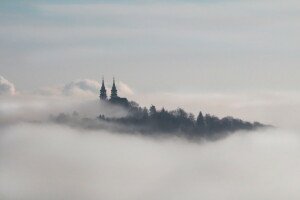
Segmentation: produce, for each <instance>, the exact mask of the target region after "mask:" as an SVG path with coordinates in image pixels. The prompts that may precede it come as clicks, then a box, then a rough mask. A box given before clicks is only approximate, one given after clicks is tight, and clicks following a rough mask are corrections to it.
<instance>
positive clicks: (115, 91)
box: [99, 78, 118, 100]
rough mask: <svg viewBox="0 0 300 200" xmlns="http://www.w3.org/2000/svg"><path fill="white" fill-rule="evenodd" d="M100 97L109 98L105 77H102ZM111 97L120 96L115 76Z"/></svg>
mask: <svg viewBox="0 0 300 200" xmlns="http://www.w3.org/2000/svg"><path fill="white" fill-rule="evenodd" d="M99 97H100V100H107V94H106V88H105V84H104V79H102V86H101V89H100V96H99ZM110 98H111V99H113V98H118V90H117V87H116V84H115V78H114V80H113V85H112V88H111V95H110Z"/></svg>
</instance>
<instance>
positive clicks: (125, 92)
mask: <svg viewBox="0 0 300 200" xmlns="http://www.w3.org/2000/svg"><path fill="white" fill-rule="evenodd" d="M118 89H119V91H120V95H121V96H125V97H126V96H130V95H133V94H134V91H133V90H132V89H131V88H130V87H129V86H128V85H127V84H126V83H123V82H119V83H118Z"/></svg>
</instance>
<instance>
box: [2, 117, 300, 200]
mask: <svg viewBox="0 0 300 200" xmlns="http://www.w3.org/2000/svg"><path fill="white" fill-rule="evenodd" d="M299 139H300V136H299V135H298V134H296V133H292V132H287V131H284V130H268V131H260V132H253V133H249V134H235V135H233V136H231V137H228V138H226V139H224V140H220V141H217V142H213V143H211V142H207V143H202V144H201V145H199V144H195V143H188V142H187V141H184V140H179V139H178V140H177V139H173V140H160V141H158V140H154V139H153V140H151V139H149V138H147V139H146V138H143V137H139V136H131V135H120V134H111V133H108V132H104V131H97V132H95V131H80V130H75V129H72V128H69V127H65V126H59V125H55V124H29V123H21V124H19V125H15V126H10V127H6V128H1V135H0V160H1V163H0V197H1V199H4V200H7V199H9V200H10V199H13V200H19V199H20V200H27V199H28V200H35V199H36V200H40V199H46V200H60V199H62V200H68V199H70V200H71V199H72V200H77V199H78V200H82V199H88V200H90V199H91V200H94V199H95V200H96V199H108V200H111V199H120V198H122V199H125V200H126V199H128V200H129V199H130V200H134V199H137V200H138V199H141V198H142V199H146V200H147V199H149V200H150V199H175V200H176V199H178V200H179V199H189V200H193V199H195V200H196V199H197V200H198V199H208V200H210V199H216V200H219V199H230V200H232V199H246V200H252V199H253V200H254V199H255V200H257V199H272V200H276V199H278V200H279V199H299V196H300V192H299V191H300V190H299V189H300V188H299V186H298V180H299V178H300V173H299V170H298V166H299V164H300V161H299V159H298V158H299V156H300V153H299V152H300V140H299Z"/></svg>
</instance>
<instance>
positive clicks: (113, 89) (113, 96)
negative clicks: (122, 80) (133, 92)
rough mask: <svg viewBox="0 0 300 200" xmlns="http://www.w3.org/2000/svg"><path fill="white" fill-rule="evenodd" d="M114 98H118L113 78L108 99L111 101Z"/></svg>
mask: <svg viewBox="0 0 300 200" xmlns="http://www.w3.org/2000/svg"><path fill="white" fill-rule="evenodd" d="M116 97H118V90H117V87H116V84H115V77H114V80H113V85H112V88H111V95H110V98H111V99H113V98H116Z"/></svg>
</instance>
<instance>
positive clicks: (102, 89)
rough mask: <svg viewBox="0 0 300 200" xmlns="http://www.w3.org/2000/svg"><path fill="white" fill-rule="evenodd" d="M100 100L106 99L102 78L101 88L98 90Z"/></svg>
mask: <svg viewBox="0 0 300 200" xmlns="http://www.w3.org/2000/svg"><path fill="white" fill-rule="evenodd" d="M99 97H100V99H101V100H106V99H107V95H106V88H105V85H104V77H102V86H101V89H100V96H99Z"/></svg>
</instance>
